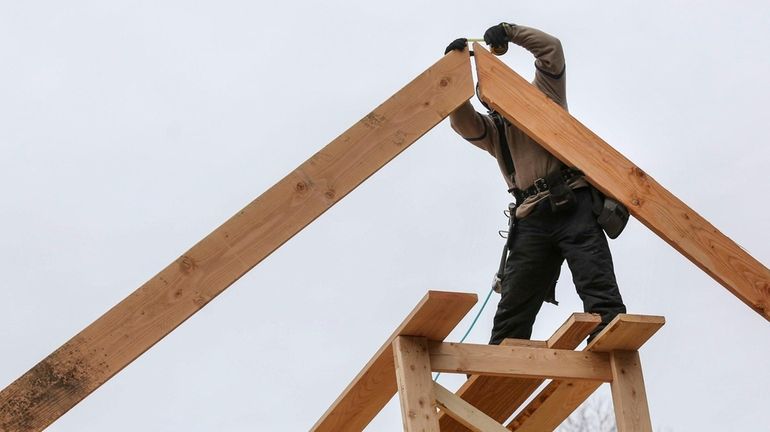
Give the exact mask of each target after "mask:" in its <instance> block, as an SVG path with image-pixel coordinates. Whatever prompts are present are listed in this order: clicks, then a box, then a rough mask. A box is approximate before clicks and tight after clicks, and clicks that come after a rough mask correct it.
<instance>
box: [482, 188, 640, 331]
mask: <svg viewBox="0 0 770 432" xmlns="http://www.w3.org/2000/svg"><path fill="white" fill-rule="evenodd" d="M575 194H576V195H577V201H578V202H577V205H576V206H575V207H574V208H573V209H571V210H569V211H567V212H558V213H554V212H552V211H551V208H550V203H549V202H548V200H547V199H546V200H543V201H541V202H540V203H539V204H538V205H537V207H536V208H535V210H534V211H533V212H532V213H531V214H529V215H528V216H527V217H525V218H524V219H522V220H520V221H518V223H517V225H516V227H515V229H514V233H513V235H514V237H513V239H512V240H513V242H512V245H511V251H510V254H509V255H508V260H507V261H506V265H505V271H504V273H503V278H502V290H501V298H500V302H499V303H498V305H497V312H496V314H495V319H494V326H493V328H492V337H491V339H490V341H489V343H490V344H495V345H496V344H499V343H500V342H502V341H503V339H505V338H517V339H529V338H530V337H531V335H532V325H533V324H534V322H535V316H537V313H538V312H539V311H540V307H541V306H542V304H543V301H544V300H545V298H546V296H547V295H548V294H549V292H550V289H551V287H552V286H553V284H554V283H555V280H556V278H557V277H558V275H559V270H560V268H561V265H562V263H563V262H564V260H565V259H566V260H567V264H568V265H569V268H570V271H571V272H572V280H573V282H574V283H575V288H576V290H577V293H578V295H579V296H580V299H581V300H582V301H583V310H584V311H585V312H590V313H598V314H600V315H601V316H602V323H601V324H600V325H599V327H597V329H596V330H594V332H593V333H591V335H590V336H589V339H588V340H589V341H590V340H591V339H593V337H594V336H596V334H598V333H599V332H600V331H601V330H602V329H603V328H604V327H606V326H607V324H608V323H609V322H610V321H611V320H612V319H613V318H615V315H617V314H619V313H625V312H626V307H625V306H624V305H623V299H622V298H621V296H620V291H619V290H618V284H617V282H616V281H615V270H614V268H613V265H612V255H611V254H610V248H609V246H608V245H607V238H606V237H605V235H604V231H602V228H601V227H600V226H599V224H598V223H597V222H596V217H595V216H594V214H593V211H592V203H591V191H590V189H589V188H587V187H586V188H580V189H577V190H575Z"/></svg>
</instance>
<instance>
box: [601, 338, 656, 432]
mask: <svg viewBox="0 0 770 432" xmlns="http://www.w3.org/2000/svg"><path fill="white" fill-rule="evenodd" d="M610 364H611V365H612V404H613V405H614V407H615V422H616V423H617V427H618V432H652V421H651V420H650V409H649V406H648V405H647V391H646V390H645V387H644V377H643V376H642V362H641V360H639V351H613V352H611V353H610Z"/></svg>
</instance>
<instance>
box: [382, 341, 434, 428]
mask: <svg viewBox="0 0 770 432" xmlns="http://www.w3.org/2000/svg"><path fill="white" fill-rule="evenodd" d="M393 356H394V359H395V360H394V361H395V364H396V380H397V382H398V396H399V399H400V400H401V418H402V420H403V422H404V431H406V432H440V430H439V426H438V413H437V412H436V397H435V395H434V394H433V379H432V378H431V374H430V357H429V356H428V341H427V340H426V339H425V338H421V337H413V336H398V337H397V338H396V340H394V341H393Z"/></svg>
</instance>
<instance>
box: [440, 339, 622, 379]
mask: <svg viewBox="0 0 770 432" xmlns="http://www.w3.org/2000/svg"><path fill="white" fill-rule="evenodd" d="M428 348H429V352H430V364H431V369H433V371H434V372H450V373H466V374H467V373H470V374H478V375H496V376H514V377H528V378H552V379H573V380H588V381H603V382H611V381H612V370H611V369H610V363H609V355H608V354H607V353H595V352H588V351H581V352H575V351H571V350H558V349H549V348H531V347H522V346H499V345H476V344H459V343H442V342H431V343H429V344H428Z"/></svg>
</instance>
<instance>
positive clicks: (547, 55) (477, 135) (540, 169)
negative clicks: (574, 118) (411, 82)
mask: <svg viewBox="0 0 770 432" xmlns="http://www.w3.org/2000/svg"><path fill="white" fill-rule="evenodd" d="M507 33H508V37H509V39H510V40H511V42H513V43H514V44H516V45H519V46H521V47H523V48H525V49H526V50H528V51H529V52H531V53H532V54H533V55H534V56H535V69H536V71H535V79H534V81H533V82H532V84H533V85H535V86H536V87H537V88H538V89H539V90H540V91H542V92H543V93H545V95H546V96H548V97H549V98H550V99H551V100H553V101H554V102H556V103H557V104H559V105H560V106H561V107H562V108H564V109H565V110H566V109H567V95H566V77H565V62H564V52H563V50H562V46H561V42H559V40H558V39H557V38H555V37H553V36H551V35H549V34H547V33H545V32H543V31H540V30H537V29H534V28H530V27H525V26H521V25H515V24H511V25H510V26H509V27H508V28H507ZM450 122H451V124H452V128H453V129H454V130H455V131H456V132H457V133H458V134H460V136H462V137H463V138H465V139H466V140H468V141H469V142H471V143H472V144H474V145H475V146H477V147H479V148H480V149H482V150H486V151H487V152H489V154H491V155H492V156H493V157H495V158H496V159H497V162H498V165H499V166H500V171H501V172H502V174H503V177H504V178H505V181H506V183H507V184H508V188H509V189H510V188H514V187H515V188H518V189H527V188H528V187H530V186H532V184H534V182H535V180H537V179H538V178H544V177H546V175H548V174H549V173H551V172H553V171H556V170H559V169H561V167H562V166H563V164H562V163H561V162H560V161H559V160H558V159H556V158H555V157H554V156H552V155H551V154H550V153H548V151H546V150H545V149H544V148H543V147H542V146H540V144H538V143H537V142H535V140H533V139H532V138H530V137H529V136H528V135H527V134H526V133H524V132H523V131H522V130H520V129H518V128H517V127H516V126H514V125H512V124H510V123H509V122H508V121H506V120H504V125H505V138H506V141H507V143H508V148H509V150H510V154H511V158H512V159H513V165H514V168H515V173H511V172H509V170H508V169H507V167H506V163H505V159H504V158H503V155H502V152H501V150H500V145H501V142H500V137H499V133H498V130H497V126H496V125H495V122H494V121H493V120H492V118H491V117H490V116H488V115H485V114H481V113H479V112H477V111H476V110H475V109H474V108H473V105H471V103H470V101H466V102H465V103H464V104H463V105H461V106H460V107H459V108H457V109H456V110H455V111H454V112H452V113H451V114H450ZM585 185H587V183H586V182H585V180H583V179H582V178H581V177H578V178H576V179H574V180H572V181H571V182H570V186H571V187H573V188H575V187H581V186H585ZM547 196H548V192H547V191H545V192H541V193H539V194H537V195H535V196H532V197H529V198H527V199H526V200H525V201H524V202H523V203H518V204H519V207H518V209H517V211H516V216H517V217H519V218H523V217H525V216H527V215H528V214H529V213H530V212H531V211H532V209H533V208H534V206H535V204H537V203H538V202H540V201H541V200H542V199H544V198H546V197H547Z"/></svg>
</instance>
